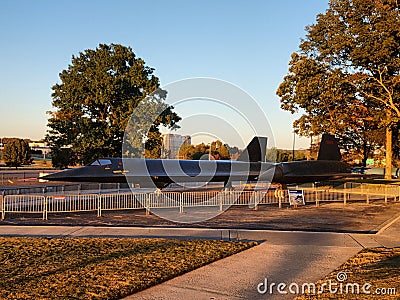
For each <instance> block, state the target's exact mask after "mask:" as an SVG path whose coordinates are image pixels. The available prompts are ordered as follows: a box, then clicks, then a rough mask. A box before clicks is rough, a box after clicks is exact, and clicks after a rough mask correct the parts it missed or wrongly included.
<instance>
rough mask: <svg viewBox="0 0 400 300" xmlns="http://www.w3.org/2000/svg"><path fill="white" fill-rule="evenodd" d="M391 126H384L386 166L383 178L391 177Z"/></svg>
mask: <svg viewBox="0 0 400 300" xmlns="http://www.w3.org/2000/svg"><path fill="white" fill-rule="evenodd" d="M392 136H393V131H392V126H391V125H388V126H387V127H386V166H385V179H392Z"/></svg>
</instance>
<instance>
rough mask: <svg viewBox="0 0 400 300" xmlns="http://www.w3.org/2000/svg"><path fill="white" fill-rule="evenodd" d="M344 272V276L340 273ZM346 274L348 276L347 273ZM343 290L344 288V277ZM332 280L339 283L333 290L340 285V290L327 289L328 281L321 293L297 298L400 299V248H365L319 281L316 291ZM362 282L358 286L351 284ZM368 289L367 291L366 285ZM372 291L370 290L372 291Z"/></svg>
mask: <svg viewBox="0 0 400 300" xmlns="http://www.w3.org/2000/svg"><path fill="white" fill-rule="evenodd" d="M339 272H344V273H341V275H342V277H340V275H338V273H339ZM343 276H344V277H343ZM338 278H339V279H342V287H343V288H342V290H343V292H340V281H338ZM329 281H331V282H332V283H336V284H337V285H336V286H332V289H331V290H333V291H334V290H335V289H338V291H337V292H336V293H330V292H328V291H327V289H328V287H329V285H325V289H324V292H323V293H322V294H319V295H310V296H307V297H306V296H302V297H298V298H296V299H379V300H383V299H400V248H371V249H364V250H362V251H361V252H359V253H358V254H357V255H355V256H354V257H352V258H350V259H349V260H348V261H347V262H346V263H344V264H343V265H342V266H340V267H339V268H337V269H336V270H334V271H333V272H332V273H330V274H329V275H328V276H326V277H325V278H323V279H322V280H320V281H318V282H317V283H316V286H317V288H316V291H321V290H322V289H321V286H322V284H324V283H325V284H327V283H329ZM349 283H350V284H355V283H356V284H358V286H359V290H360V293H359V294H357V292H356V291H357V289H356V288H355V289H354V291H355V292H354V293H353V289H352V288H351V286H350V285H348V288H347V291H348V292H347V293H346V285H347V284H349ZM364 284H366V286H365V289H364V290H365V291H366V292H367V293H364V292H363V286H364ZM368 293H369V294H368Z"/></svg>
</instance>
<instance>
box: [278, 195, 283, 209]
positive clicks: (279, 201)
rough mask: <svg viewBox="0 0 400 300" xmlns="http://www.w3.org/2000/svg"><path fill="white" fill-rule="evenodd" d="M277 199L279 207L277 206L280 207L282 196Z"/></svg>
mask: <svg viewBox="0 0 400 300" xmlns="http://www.w3.org/2000/svg"><path fill="white" fill-rule="evenodd" d="M278 199H279V200H278V203H279V204H278V207H279V208H282V198H281V197H279V198H278Z"/></svg>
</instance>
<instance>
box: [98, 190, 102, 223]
mask: <svg viewBox="0 0 400 300" xmlns="http://www.w3.org/2000/svg"><path fill="white" fill-rule="evenodd" d="M97 197H98V198H97V217H98V218H100V217H101V198H102V197H103V195H98V196H97Z"/></svg>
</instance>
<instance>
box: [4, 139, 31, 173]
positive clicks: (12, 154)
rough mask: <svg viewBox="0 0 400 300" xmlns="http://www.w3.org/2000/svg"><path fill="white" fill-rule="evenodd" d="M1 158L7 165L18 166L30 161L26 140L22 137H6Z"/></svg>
mask: <svg viewBox="0 0 400 300" xmlns="http://www.w3.org/2000/svg"><path fill="white" fill-rule="evenodd" d="M2 157H3V160H4V162H5V163H6V165H7V166H10V167H15V168H17V167H19V166H20V165H22V164H29V163H31V152H30V149H29V144H28V142H26V141H24V140H23V139H17V138H12V139H8V141H7V143H6V144H5V145H4V149H3V156H2Z"/></svg>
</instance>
